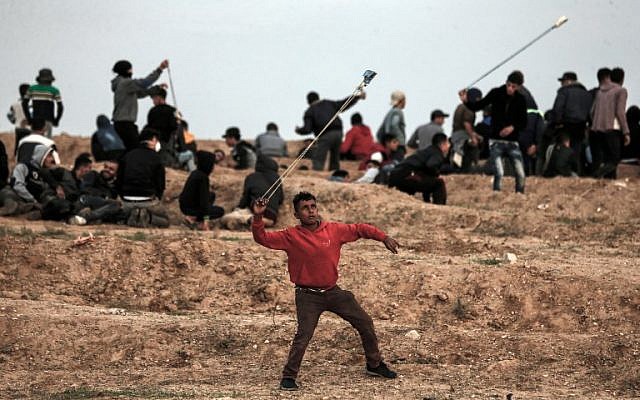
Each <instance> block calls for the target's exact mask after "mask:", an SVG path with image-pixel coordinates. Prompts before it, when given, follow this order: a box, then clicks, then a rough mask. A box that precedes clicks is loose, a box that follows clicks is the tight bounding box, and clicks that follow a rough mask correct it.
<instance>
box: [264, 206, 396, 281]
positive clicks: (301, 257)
mask: <svg viewBox="0 0 640 400" xmlns="http://www.w3.org/2000/svg"><path fill="white" fill-rule="evenodd" d="M251 231H252V232H253V239H254V240H255V241H256V242H257V243H259V244H261V245H263V246H264V247H268V248H270V249H274V250H284V251H286V252H287V256H288V259H289V278H290V280H291V282H293V283H295V284H296V285H300V286H307V287H312V288H321V289H330V288H332V287H334V286H335V285H336V282H337V281H338V262H339V261H340V249H341V248H342V245H343V244H345V243H349V242H354V241H356V240H358V239H360V238H365V239H375V240H378V241H381V242H382V241H384V240H385V239H386V238H387V235H386V234H385V233H384V232H382V231H381V230H380V229H378V228H376V227H375V226H373V225H368V224H342V223H339V222H324V221H323V222H321V223H320V226H319V227H318V229H316V230H315V231H310V230H309V229H306V228H303V227H302V226H300V225H296V226H294V227H290V228H287V229H284V230H281V231H277V232H267V231H265V230H264V222H263V221H262V217H255V216H254V218H253V223H252V225H251Z"/></svg>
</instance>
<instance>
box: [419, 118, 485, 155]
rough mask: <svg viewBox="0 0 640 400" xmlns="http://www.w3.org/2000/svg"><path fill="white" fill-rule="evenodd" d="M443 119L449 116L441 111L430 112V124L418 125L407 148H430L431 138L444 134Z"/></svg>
mask: <svg viewBox="0 0 640 400" xmlns="http://www.w3.org/2000/svg"><path fill="white" fill-rule="evenodd" d="M474 117H475V114H474ZM445 118H449V114H445V113H444V112H443V111H442V110H433V111H432V112H431V122H429V123H428V124H424V125H420V126H419V127H418V128H417V129H416V130H415V132H413V135H411V139H409V142H407V146H408V147H411V148H412V149H419V150H422V149H426V148H427V147H429V146H431V141H432V140H433V136H434V135H436V134H437V133H444V129H443V128H442V126H443V125H444V119H445ZM472 126H473V125H472Z"/></svg>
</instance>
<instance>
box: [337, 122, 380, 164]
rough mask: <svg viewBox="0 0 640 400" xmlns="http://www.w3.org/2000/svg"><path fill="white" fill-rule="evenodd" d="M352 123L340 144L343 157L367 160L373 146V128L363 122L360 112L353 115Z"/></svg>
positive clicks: (344, 158)
mask: <svg viewBox="0 0 640 400" xmlns="http://www.w3.org/2000/svg"><path fill="white" fill-rule="evenodd" d="M351 125H352V128H351V129H350V130H349V132H347V136H346V137H345V138H344V142H342V144H341V145H340V155H341V159H343V160H358V161H366V160H367V157H368V156H369V154H371V149H372V148H373V135H371V129H369V127H368V126H366V125H364V124H363V123H362V115H360V113H355V114H353V115H352V116H351Z"/></svg>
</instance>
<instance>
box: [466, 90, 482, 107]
mask: <svg viewBox="0 0 640 400" xmlns="http://www.w3.org/2000/svg"><path fill="white" fill-rule="evenodd" d="M481 98H482V91H481V90H480V89H478V88H476V87H472V88H471V89H469V90H467V100H468V101H469V102H470V103H475V102H476V101H478V100H480V99H481Z"/></svg>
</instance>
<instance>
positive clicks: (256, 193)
mask: <svg viewBox="0 0 640 400" xmlns="http://www.w3.org/2000/svg"><path fill="white" fill-rule="evenodd" d="M278 178H279V176H278V164H277V163H276V162H275V161H274V160H272V159H271V158H269V157H267V156H265V155H259V156H258V160H257V162H256V171H255V172H254V173H252V174H250V175H249V176H247V177H246V178H245V180H244V187H243V189H242V197H241V198H240V202H239V203H238V206H237V207H236V208H235V209H234V210H233V211H232V212H230V213H229V214H227V215H225V216H224V217H223V218H222V220H221V222H222V225H223V226H225V227H227V228H228V229H232V230H234V229H238V228H240V227H245V226H248V224H249V220H250V218H251V215H252V213H251V204H252V203H253V202H254V201H255V200H257V199H259V198H261V197H262V196H263V195H264V194H265V192H266V191H267V190H268V189H269V188H270V187H271V185H273V184H274V183H275V182H276V181H277V180H278ZM283 200H284V190H283V188H282V186H280V187H279V188H278V189H277V190H276V192H275V193H274V194H273V196H272V197H271V200H269V203H268V204H267V209H266V210H265V214H264V217H265V218H264V221H265V224H266V226H273V225H275V223H276V222H277V220H278V209H279V208H280V206H281V205H282V202H283Z"/></svg>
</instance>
